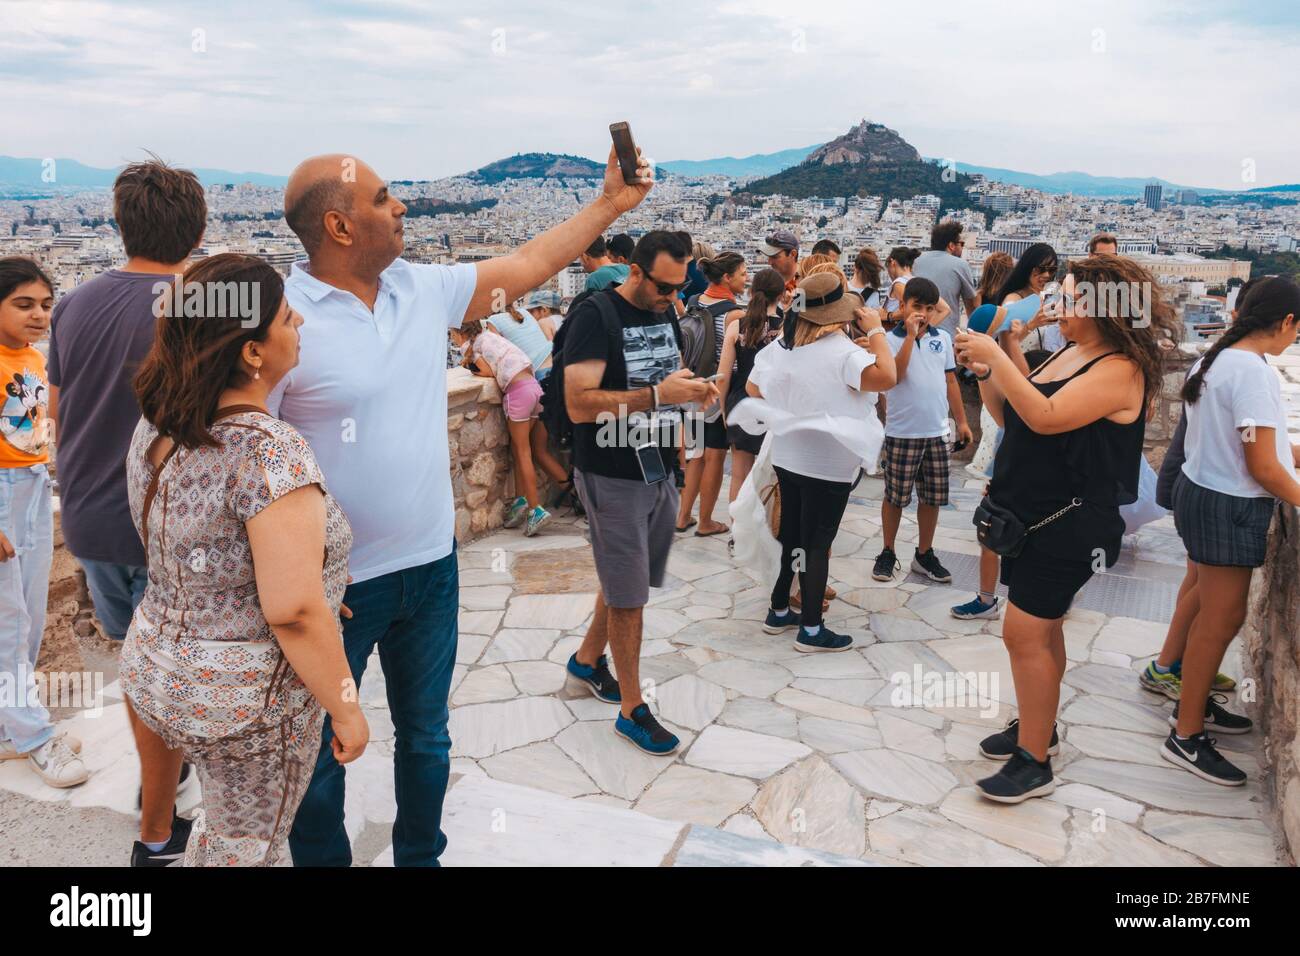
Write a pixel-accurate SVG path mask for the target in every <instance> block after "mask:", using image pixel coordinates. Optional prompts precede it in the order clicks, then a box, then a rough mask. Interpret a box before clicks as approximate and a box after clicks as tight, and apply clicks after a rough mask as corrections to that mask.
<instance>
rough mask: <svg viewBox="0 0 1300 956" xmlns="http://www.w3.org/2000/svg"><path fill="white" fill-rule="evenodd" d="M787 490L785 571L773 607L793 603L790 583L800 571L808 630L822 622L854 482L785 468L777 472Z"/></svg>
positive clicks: (783, 496) (783, 524)
mask: <svg viewBox="0 0 1300 956" xmlns="http://www.w3.org/2000/svg"><path fill="white" fill-rule="evenodd" d="M775 471H776V480H777V482H778V484H779V485H780V486H781V533H780V534H779V535H777V537H778V538H780V540H781V573H780V574H779V575H778V576H777V579H776V586H775V587H773V588H772V607H774V608H777V607H786V606H788V605H789V603H790V585H791V584H792V583H794V574H795V569H796V567H800V568H802V570H801V571H799V591H800V593H801V597H800V600H801V601H802V602H803V612H802V615H801V617H800V621H801V623H802V624H803V625H804V626H805V627H813V626H816V625H819V624H821V622H822V600H823V599H824V598H825V596H826V579H827V577H829V576H830V566H831V544H832V543H834V541H835V535H836V533H837V532H838V531H839V529H840V519H841V518H843V517H844V509H845V508H846V507H848V504H849V492H850V491H852V490H853V483H852V482H848V481H826V480H825V479H823V478H809V477H808V476H807V475H799V474H795V473H794V472H793V471H786V470H785V469H784V468H775Z"/></svg>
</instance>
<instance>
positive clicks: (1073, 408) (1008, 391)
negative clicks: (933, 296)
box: [956, 256, 1177, 803]
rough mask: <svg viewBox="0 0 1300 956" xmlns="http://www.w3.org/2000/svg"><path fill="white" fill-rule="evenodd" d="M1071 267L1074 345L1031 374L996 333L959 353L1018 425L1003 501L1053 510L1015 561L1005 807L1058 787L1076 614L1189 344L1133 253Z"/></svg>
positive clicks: (968, 338) (988, 745) (998, 743)
mask: <svg viewBox="0 0 1300 956" xmlns="http://www.w3.org/2000/svg"><path fill="white" fill-rule="evenodd" d="M1070 269H1071V276H1070V277H1067V283H1066V288H1067V295H1066V299H1065V303H1064V310H1063V314H1062V315H1061V319H1060V322H1061V331H1062V333H1064V335H1065V337H1066V338H1067V339H1068V340H1069V341H1070V342H1071V344H1070V345H1068V346H1066V347H1065V348H1063V349H1061V350H1060V351H1059V352H1057V353H1056V354H1055V355H1053V356H1052V357H1051V358H1050V359H1049V360H1048V361H1047V362H1045V363H1044V364H1043V365H1042V366H1040V367H1039V368H1038V369H1036V370H1035V371H1034V372H1033V373H1032V374H1031V375H1030V376H1029V377H1026V376H1025V375H1024V374H1023V373H1022V372H1021V371H1020V370H1018V369H1017V367H1016V365H1015V363H1014V362H1013V361H1012V360H1011V358H1010V357H1009V356H1008V355H1007V354H1006V352H1005V351H1003V350H1002V349H1001V348H1000V347H999V346H998V344H997V342H996V341H995V340H993V339H991V338H989V337H988V336H986V335H981V334H979V333H966V332H963V333H961V334H959V335H958V336H957V340H956V348H957V360H958V361H959V362H961V363H963V364H965V365H967V366H968V367H970V368H971V369H972V371H974V372H975V373H976V375H977V376H979V377H980V379H981V381H980V395H981V397H982V398H983V400H984V404H985V407H987V408H988V410H989V413H990V414H991V415H992V416H993V418H994V419H995V420H996V421H998V422H999V424H1001V425H1003V426H1004V428H1005V429H1006V433H1005V435H1004V437H1003V439H1002V445H1001V447H1000V448H999V449H998V453H997V458H996V460H995V463H994V468H993V480H992V482H991V483H990V485H989V497H990V498H991V499H992V501H994V502H995V503H997V504H998V505H1001V506H1002V507H1005V508H1008V509H1010V510H1011V511H1013V512H1014V513H1015V514H1016V516H1017V517H1018V518H1020V520H1021V521H1023V522H1024V523H1025V526H1026V527H1029V526H1031V525H1033V524H1035V523H1037V522H1040V521H1043V520H1044V519H1047V518H1051V519H1052V520H1051V521H1050V522H1049V523H1047V524H1045V525H1043V526H1042V527H1041V528H1039V529H1038V530H1036V531H1033V532H1031V533H1030V534H1029V536H1028V539H1027V540H1026V543H1025V547H1024V550H1023V551H1021V553H1020V554H1019V555H1018V556H1017V557H1015V558H1008V557H1003V558H1002V575H1001V578H1002V583H1003V584H1005V585H1007V587H1008V589H1009V593H1008V596H1007V604H1008V607H1007V614H1006V618H1005V620H1004V621H1003V626H1002V639H1003V641H1004V642H1005V643H1006V646H1007V652H1008V654H1009V655H1010V657H1011V672H1012V677H1013V679H1014V681H1015V686H1016V699H1017V701H1018V702H1019V709H1020V717H1019V719H1018V720H1013V721H1012V722H1011V723H1010V724H1009V725H1008V726H1007V727H1006V729H1004V730H1003V731H1002V732H1001V733H998V734H994V735H993V736H991V737H989V738H987V739H986V740H984V741H983V742H982V743H981V745H980V749H981V751H982V752H983V753H984V755H985V756H987V757H991V758H993V759H999V760H1006V761H1007V763H1006V766H1005V767H1004V768H1003V769H1002V771H1001V772H1000V773H998V774H996V775H994V776H992V777H989V778H987V779H985V780H981V781H979V782H978V783H977V784H976V786H977V787H978V789H979V790H980V792H981V793H982V794H983V795H984V796H985V797H988V798H989V799H991V800H997V801H999V802H1003V803H1019V802H1021V801H1023V800H1025V799H1028V798H1029V797H1036V796H1043V795H1045V794H1048V793H1051V792H1052V791H1053V790H1054V789H1055V786H1056V785H1055V782H1054V780H1053V778H1052V768H1051V764H1050V763H1049V762H1048V761H1049V757H1050V755H1051V754H1053V753H1056V751H1057V749H1058V748H1059V744H1058V742H1057V734H1056V729H1055V724H1054V722H1055V719H1056V709H1057V705H1058V704H1059V702H1060V689H1061V688H1060V684H1061V678H1062V676H1063V675H1064V674H1065V664H1066V658H1065V634H1064V629H1063V625H1062V622H1063V619H1064V617H1065V614H1066V612H1067V611H1068V610H1069V607H1070V603H1071V602H1072V601H1073V599H1074V596H1075V594H1077V593H1078V591H1079V589H1080V588H1082V587H1083V585H1084V584H1085V583H1087V581H1088V579H1089V578H1090V577H1091V576H1092V575H1093V574H1094V573H1097V572H1100V571H1103V570H1105V568H1107V567H1109V566H1110V565H1112V564H1114V563H1115V560H1116V559H1117V558H1118V556H1119V546H1120V540H1121V538H1122V537H1123V533H1124V522H1123V520H1122V519H1121V518H1120V515H1119V506H1120V505H1121V504H1126V503H1129V502H1132V501H1134V500H1135V499H1136V497H1137V487H1138V468H1139V464H1140V462H1139V456H1140V455H1141V454H1142V438H1143V432H1144V428H1145V423H1146V410H1147V407H1148V404H1149V402H1150V400H1151V398H1152V396H1155V395H1158V394H1159V389H1160V386H1161V384H1162V378H1163V376H1162V365H1163V353H1164V347H1163V346H1162V344H1161V343H1162V341H1166V342H1169V343H1172V342H1173V341H1175V334H1176V333H1175V330H1176V328H1177V320H1176V318H1175V316H1174V313H1173V310H1172V308H1170V307H1169V306H1168V305H1167V304H1166V303H1165V302H1164V301H1163V299H1162V298H1161V297H1160V294H1159V287H1158V286H1157V284H1156V283H1155V280H1154V279H1153V278H1152V277H1151V275H1150V274H1149V273H1148V272H1146V270H1144V269H1142V268H1141V267H1140V266H1138V265H1137V264H1136V263H1134V262H1132V261H1131V260H1128V259H1122V258H1120V257H1118V256H1095V257H1092V258H1089V259H1085V260H1082V261H1080V262H1075V263H1072V264H1071V267H1070ZM1071 280H1072V281H1071ZM1120 289H1122V290H1123V291H1124V294H1123V295H1122V296H1119V295H1116V294H1114V293H1115V290H1120ZM1134 290H1138V291H1136V292H1134Z"/></svg>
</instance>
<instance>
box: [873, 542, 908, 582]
mask: <svg viewBox="0 0 1300 956" xmlns="http://www.w3.org/2000/svg"><path fill="white" fill-rule="evenodd" d="M899 567H901V565H899V563H898V555H896V554H894V549H893V548H885V550H883V551H881V552H880V553H879V554H878V555H876V564H875V566H874V567H873V568H872V569H871V577H872V579H873V580H876V581H892V580H894V572H895V571H896V570H897V569H898V568H899Z"/></svg>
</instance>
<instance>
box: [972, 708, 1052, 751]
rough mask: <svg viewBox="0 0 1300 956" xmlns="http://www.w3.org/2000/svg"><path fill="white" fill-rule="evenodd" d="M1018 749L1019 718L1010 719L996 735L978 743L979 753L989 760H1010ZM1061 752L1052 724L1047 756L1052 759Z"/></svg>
mask: <svg viewBox="0 0 1300 956" xmlns="http://www.w3.org/2000/svg"><path fill="white" fill-rule="evenodd" d="M1019 749H1020V718H1019V717H1013V718H1011V723H1009V724H1007V725H1006V726H1005V727H1003V728H1002V729H1001V730H999V731H998V732H997V733H996V734H992V735H991V736H988V737H985V738H984V739H983V740H981V741H980V753H982V754H983V755H984V756H986V757H988V758H989V759H990V760H1010V759H1011V755H1012V754H1014V753H1015V752H1016V751H1017V750H1019ZM1060 752H1061V739H1060V738H1059V737H1058V736H1057V735H1056V724H1055V723H1053V724H1052V742H1051V743H1050V744H1048V745H1047V756H1049V757H1054V756H1056V755H1057V754H1059V753H1060Z"/></svg>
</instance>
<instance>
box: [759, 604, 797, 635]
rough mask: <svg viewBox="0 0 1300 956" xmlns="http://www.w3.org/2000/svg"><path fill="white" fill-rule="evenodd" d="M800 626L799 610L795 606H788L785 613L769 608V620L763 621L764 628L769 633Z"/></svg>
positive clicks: (778, 632)
mask: <svg viewBox="0 0 1300 956" xmlns="http://www.w3.org/2000/svg"><path fill="white" fill-rule="evenodd" d="M798 626H799V612H798V611H796V610H794V609H793V608H786V609H785V613H784V614H777V613H776V611H773V610H772V609H771V608H768V609H767V620H766V621H764V622H763V630H765V631H767V633H769V634H780V633H781V632H782V631H788V630H790V628H792V627H798Z"/></svg>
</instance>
